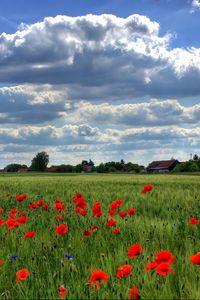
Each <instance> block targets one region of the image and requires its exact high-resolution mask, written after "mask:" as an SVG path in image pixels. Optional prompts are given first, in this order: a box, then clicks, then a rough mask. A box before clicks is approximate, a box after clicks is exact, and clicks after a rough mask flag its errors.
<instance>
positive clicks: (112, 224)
mask: <svg viewBox="0 0 200 300" xmlns="http://www.w3.org/2000/svg"><path fill="white" fill-rule="evenodd" d="M116 223H117V222H116V221H115V220H113V219H110V220H108V222H107V223H106V227H112V226H115V224H116Z"/></svg>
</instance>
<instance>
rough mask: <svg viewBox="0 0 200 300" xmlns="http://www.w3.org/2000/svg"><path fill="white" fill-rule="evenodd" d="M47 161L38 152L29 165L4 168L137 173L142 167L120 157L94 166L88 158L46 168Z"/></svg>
mask: <svg viewBox="0 0 200 300" xmlns="http://www.w3.org/2000/svg"><path fill="white" fill-rule="evenodd" d="M48 163H49V155H48V153H46V152H44V151H43V152H39V153H37V154H36V156H35V157H34V158H33V159H32V161H31V165H30V167H28V166H27V165H24V164H23V165H21V164H9V165H7V166H6V167H5V168H4V171H6V172H18V171H20V170H21V169H28V171H37V172H44V171H50V172H58V173H81V172H98V173H112V172H113V173H114V172H133V173H139V172H140V171H141V170H143V169H144V166H141V165H138V164H133V163H132V162H128V163H125V162H124V160H123V159H122V160H121V161H119V162H115V161H109V162H106V163H100V164H99V165H97V166H95V163H94V162H93V161H92V160H91V159H90V160H89V161H87V160H82V162H81V163H80V164H77V165H75V166H74V165H71V164H61V165H58V166H52V167H50V168H47V166H48Z"/></svg>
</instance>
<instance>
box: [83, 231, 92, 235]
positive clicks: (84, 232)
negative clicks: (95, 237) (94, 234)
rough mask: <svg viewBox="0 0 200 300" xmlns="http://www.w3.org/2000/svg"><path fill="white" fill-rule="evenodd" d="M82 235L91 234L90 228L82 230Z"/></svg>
mask: <svg viewBox="0 0 200 300" xmlns="http://www.w3.org/2000/svg"><path fill="white" fill-rule="evenodd" d="M83 235H84V236H90V235H91V232H90V230H84V231H83Z"/></svg>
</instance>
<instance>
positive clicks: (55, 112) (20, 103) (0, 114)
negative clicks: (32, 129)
mask: <svg viewBox="0 0 200 300" xmlns="http://www.w3.org/2000/svg"><path fill="white" fill-rule="evenodd" d="M71 107H72V105H71V102H70V101H69V100H68V99H67V91H63V90H56V89H54V88H52V87H51V86H50V85H42V86H32V85H18V86H6V87H0V124H8V123H13V124H38V123H45V122H50V121H53V120H55V119H57V118H60V117H61V116H62V113H63V112H65V113H67V112H68V111H69V110H70V109H71Z"/></svg>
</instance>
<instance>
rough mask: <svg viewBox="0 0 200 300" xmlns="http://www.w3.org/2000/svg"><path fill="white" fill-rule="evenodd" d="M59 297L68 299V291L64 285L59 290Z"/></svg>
mask: <svg viewBox="0 0 200 300" xmlns="http://www.w3.org/2000/svg"><path fill="white" fill-rule="evenodd" d="M58 295H59V296H60V298H61V299H66V295H67V289H66V288H65V287H64V285H61V286H60V287H59V288H58Z"/></svg>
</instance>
